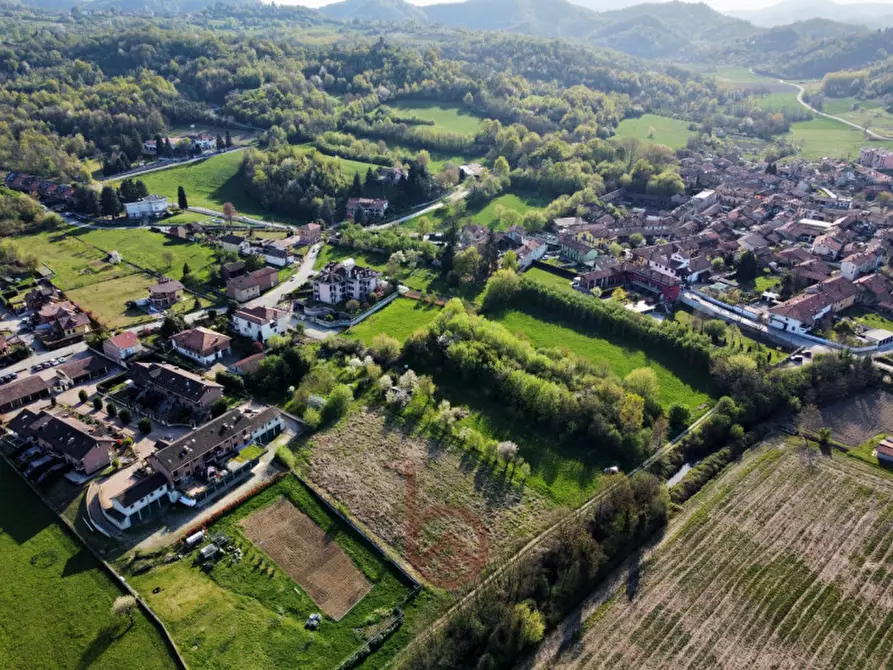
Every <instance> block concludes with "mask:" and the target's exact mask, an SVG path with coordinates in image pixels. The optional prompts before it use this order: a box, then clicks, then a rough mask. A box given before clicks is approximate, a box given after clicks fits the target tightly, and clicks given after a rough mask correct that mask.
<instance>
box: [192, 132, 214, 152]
mask: <svg viewBox="0 0 893 670" xmlns="http://www.w3.org/2000/svg"><path fill="white" fill-rule="evenodd" d="M189 139H190V140H191V141H192V147H193V149H198V150H199V151H217V138H216V137H214V136H213V135H206V134H205V133H202V134H201V135H194V136H192V137H190V138H189Z"/></svg>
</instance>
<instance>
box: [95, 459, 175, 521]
mask: <svg viewBox="0 0 893 670" xmlns="http://www.w3.org/2000/svg"><path fill="white" fill-rule="evenodd" d="M176 498H177V495H176V493H174V489H173V487H172V486H171V485H170V482H168V480H167V477H165V476H164V474H162V473H160V472H155V473H152V474H151V475H149V476H148V477H145V478H143V479H138V480H136V481H135V482H134V483H133V484H132V485H131V486H128V487H127V488H126V489H124V490H123V491H121V493H119V494H117V495H116V496H113V497H112V500H111V503H112V505H111V508H107V507H103V509H102V511H103V514H104V515H105V517H106V518H107V519H108V520H109V521H111V522H112V523H113V524H115V526H117V527H118V528H119V529H121V530H127V529H129V528H131V527H132V526H133V524H134V523H139V522H140V521H143V520H145V519H148V518H150V517H151V515H152V513H153V511H154V512H158V511H161V510H162V509H164V507H165V506H166V505H167V504H168V503H172V502H174V501H175V500H176Z"/></svg>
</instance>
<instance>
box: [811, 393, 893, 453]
mask: <svg viewBox="0 0 893 670" xmlns="http://www.w3.org/2000/svg"><path fill="white" fill-rule="evenodd" d="M819 411H820V412H821V415H822V425H821V426H819V425H815V426H809V428H810V430H813V431H817V430H818V429H819V428H822V427H827V428H830V429H831V430H833V431H834V437H835V438H836V439H838V440H840V441H841V442H844V443H846V444H848V445H850V446H853V447H855V446H858V445H860V444H862V443H863V442H865V441H866V440H870V439H871V438H872V437H874V436H875V435H877V434H879V433H886V432H889V433H893V395H890V394H889V393H887V392H885V391H872V392H870V393H861V394H859V395H857V396H855V397H853V398H847V399H846V400H843V401H841V402H838V403H835V404H833V405H830V406H829V407H825V408H823V409H821V410H819Z"/></svg>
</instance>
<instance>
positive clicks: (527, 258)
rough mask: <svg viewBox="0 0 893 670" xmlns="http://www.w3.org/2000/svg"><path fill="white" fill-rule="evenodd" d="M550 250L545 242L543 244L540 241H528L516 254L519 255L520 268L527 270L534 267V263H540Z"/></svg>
mask: <svg viewBox="0 0 893 670" xmlns="http://www.w3.org/2000/svg"><path fill="white" fill-rule="evenodd" d="M548 249H549V247H548V245H547V244H546V243H545V242H541V241H540V240H527V241H526V242H525V243H524V244H522V245H521V248H520V249H518V250H517V251H516V252H515V253H516V254H517V255H518V267H519V268H520V269H521V270H526V269H527V268H529V267H530V266H531V265H533V263H534V261H538V260H540V259H541V258H542V257H543V256H545V255H546V251H548Z"/></svg>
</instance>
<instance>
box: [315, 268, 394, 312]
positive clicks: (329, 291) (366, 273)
mask: <svg viewBox="0 0 893 670" xmlns="http://www.w3.org/2000/svg"><path fill="white" fill-rule="evenodd" d="M380 281H381V273H380V272H377V271H375V270H373V269H371V268H364V267H362V266H359V265H357V264H356V262H355V261H354V260H353V259H352V258H348V259H346V260H344V261H341V262H332V263H328V264H327V265H326V266H325V267H324V268H323V269H322V270H321V271H320V273H319V274H318V275H317V276H316V277H315V278H314V279H313V298H314V300H318V301H319V302H323V303H326V304H327V305H337V304H339V303H341V302H344V301H346V300H351V299H352V300H362V299H363V298H365V297H366V296H367V295H369V294H370V293H371V292H372V291H374V290H375V289H377V288H378V285H379V283H380Z"/></svg>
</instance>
